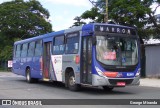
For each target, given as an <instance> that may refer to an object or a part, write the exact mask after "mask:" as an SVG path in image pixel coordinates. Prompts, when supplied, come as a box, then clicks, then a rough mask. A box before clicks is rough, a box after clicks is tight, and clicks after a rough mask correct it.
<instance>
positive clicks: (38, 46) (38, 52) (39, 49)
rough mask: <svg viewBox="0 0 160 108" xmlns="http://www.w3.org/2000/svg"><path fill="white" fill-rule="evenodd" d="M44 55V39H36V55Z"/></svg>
mask: <svg viewBox="0 0 160 108" xmlns="http://www.w3.org/2000/svg"><path fill="white" fill-rule="evenodd" d="M41 55H42V41H41V40H39V41H36V45H35V56H41Z"/></svg>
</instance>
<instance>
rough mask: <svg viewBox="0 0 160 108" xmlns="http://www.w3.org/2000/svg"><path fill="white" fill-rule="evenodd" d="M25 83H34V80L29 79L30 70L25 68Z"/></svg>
mask: <svg viewBox="0 0 160 108" xmlns="http://www.w3.org/2000/svg"><path fill="white" fill-rule="evenodd" d="M26 81H27V82H28V83H33V82H34V79H33V78H31V71H30V68H27V69H26Z"/></svg>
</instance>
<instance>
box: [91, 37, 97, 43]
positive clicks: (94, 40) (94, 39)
mask: <svg viewBox="0 0 160 108" xmlns="http://www.w3.org/2000/svg"><path fill="white" fill-rule="evenodd" d="M92 44H93V45H96V44H97V40H96V37H95V36H93V38H92Z"/></svg>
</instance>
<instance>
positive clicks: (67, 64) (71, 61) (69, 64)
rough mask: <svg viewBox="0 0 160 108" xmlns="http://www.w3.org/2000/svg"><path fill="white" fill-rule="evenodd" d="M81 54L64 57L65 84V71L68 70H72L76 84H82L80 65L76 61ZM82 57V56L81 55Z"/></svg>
mask: <svg viewBox="0 0 160 108" xmlns="http://www.w3.org/2000/svg"><path fill="white" fill-rule="evenodd" d="M77 55H79V54H70V55H64V56H63V60H62V62H63V64H62V70H63V73H62V75H63V82H65V71H66V69H67V68H72V69H73V72H74V75H75V80H76V83H77V84H79V83H80V64H76V62H75V59H76V56H77ZM79 57H80V55H79Z"/></svg>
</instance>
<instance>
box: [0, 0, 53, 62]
mask: <svg viewBox="0 0 160 108" xmlns="http://www.w3.org/2000/svg"><path fill="white" fill-rule="evenodd" d="M49 16H50V14H49V12H48V10H46V9H45V8H43V7H42V5H41V4H40V2H39V1H37V0H29V1H24V0H13V1H11V2H4V3H1V4H0V60H2V59H3V60H8V59H11V55H12V46H13V43H14V41H15V40H20V39H25V38H29V37H33V36H37V35H41V34H45V33H48V32H51V31H52V26H51V24H50V23H49V22H48V21H47V20H48V18H49Z"/></svg>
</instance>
